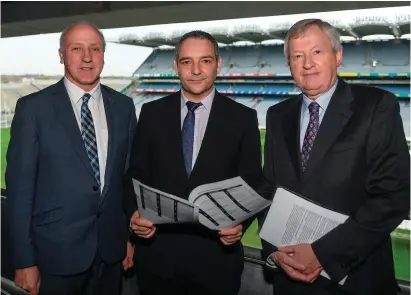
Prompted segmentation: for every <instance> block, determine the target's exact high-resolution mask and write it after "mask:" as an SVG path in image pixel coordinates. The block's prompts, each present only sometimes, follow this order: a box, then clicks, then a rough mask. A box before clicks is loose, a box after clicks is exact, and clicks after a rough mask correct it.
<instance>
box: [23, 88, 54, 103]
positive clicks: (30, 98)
mask: <svg viewBox="0 0 411 295" xmlns="http://www.w3.org/2000/svg"><path fill="white" fill-rule="evenodd" d="M56 85H57V84H52V85H50V86H47V87H45V88H43V89H41V90H39V91H36V92H33V93H30V94H27V95H25V96H23V97H20V98H19V99H18V101H17V103H19V104H31V103H35V104H38V103H41V102H42V101H45V100H47V99H48V98H49V97H50V96H51V95H52V93H53V92H54V89H55V87H56Z"/></svg>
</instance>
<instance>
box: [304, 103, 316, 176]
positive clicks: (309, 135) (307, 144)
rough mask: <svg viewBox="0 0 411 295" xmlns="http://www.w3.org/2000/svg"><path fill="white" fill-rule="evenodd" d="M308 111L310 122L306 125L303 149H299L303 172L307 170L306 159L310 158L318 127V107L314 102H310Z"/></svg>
mask: <svg viewBox="0 0 411 295" xmlns="http://www.w3.org/2000/svg"><path fill="white" fill-rule="evenodd" d="M308 110H309V111H310V122H309V123H308V127H307V131H306V132H305V136H304V141H303V147H302V149H301V164H302V168H303V172H304V171H305V170H306V168H307V163H308V159H309V158H310V153H311V150H312V148H313V145H314V141H315V137H316V136H317V132H318V129H319V127H320V115H319V110H320V105H319V104H318V103H316V102H312V103H310V105H309V106H308Z"/></svg>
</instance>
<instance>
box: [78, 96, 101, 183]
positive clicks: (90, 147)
mask: <svg viewBox="0 0 411 295" xmlns="http://www.w3.org/2000/svg"><path fill="white" fill-rule="evenodd" d="M90 97H91V95H90V94H88V93H85V94H84V95H83V97H82V98H83V104H82V105H81V136H82V137H83V141H84V145H85V147H86V150H87V155H88V158H89V160H90V164H91V168H92V169H93V172H94V178H95V179H96V181H97V183H98V185H100V167H99V163H98V150H97V139H96V132H95V129H94V123H93V117H92V115H91V112H90V109H89V108H88V101H89V99H90Z"/></svg>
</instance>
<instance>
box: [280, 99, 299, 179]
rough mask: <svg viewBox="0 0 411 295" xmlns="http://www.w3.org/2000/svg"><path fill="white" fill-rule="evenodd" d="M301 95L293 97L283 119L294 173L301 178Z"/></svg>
mask: <svg viewBox="0 0 411 295" xmlns="http://www.w3.org/2000/svg"><path fill="white" fill-rule="evenodd" d="M301 104H302V95H299V96H298V97H297V98H295V101H294V102H293V103H292V104H291V106H290V109H289V112H288V113H287V114H285V116H284V119H283V133H284V139H285V143H286V145H287V149H288V153H289V155H290V160H291V163H292V164H293V166H294V170H295V175H296V176H297V178H298V179H300V180H301V155H300V122H301Z"/></svg>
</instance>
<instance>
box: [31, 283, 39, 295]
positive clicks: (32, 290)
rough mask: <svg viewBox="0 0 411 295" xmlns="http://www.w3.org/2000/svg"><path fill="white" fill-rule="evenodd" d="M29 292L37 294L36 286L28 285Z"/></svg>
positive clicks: (32, 294) (33, 294)
mask: <svg viewBox="0 0 411 295" xmlns="http://www.w3.org/2000/svg"><path fill="white" fill-rule="evenodd" d="M36 285H37V284H36ZM29 293H30V295H37V294H38V292H37V286H30V287H29Z"/></svg>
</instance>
